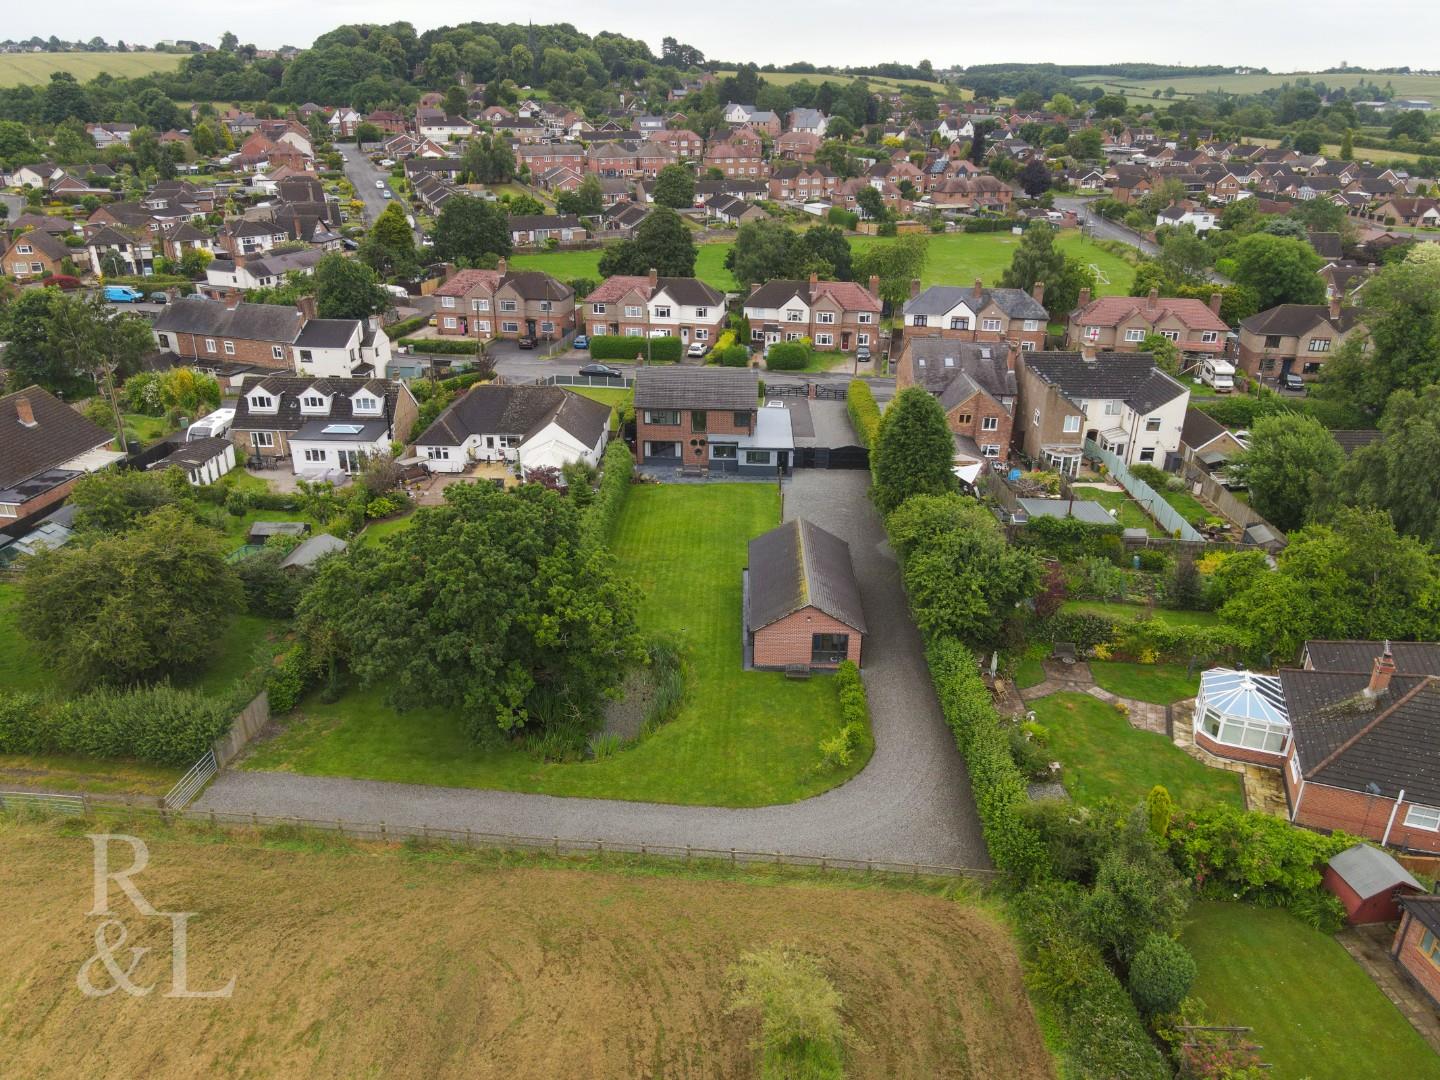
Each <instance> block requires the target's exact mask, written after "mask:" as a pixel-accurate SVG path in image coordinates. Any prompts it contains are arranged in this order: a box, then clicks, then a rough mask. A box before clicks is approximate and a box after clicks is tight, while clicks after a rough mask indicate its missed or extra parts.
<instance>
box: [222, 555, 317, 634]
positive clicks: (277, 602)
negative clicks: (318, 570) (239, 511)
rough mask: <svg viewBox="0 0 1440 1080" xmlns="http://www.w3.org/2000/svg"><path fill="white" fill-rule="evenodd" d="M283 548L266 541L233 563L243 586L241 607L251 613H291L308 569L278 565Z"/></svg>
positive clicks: (280, 616) (285, 615) (279, 615)
mask: <svg viewBox="0 0 1440 1080" xmlns="http://www.w3.org/2000/svg"><path fill="white" fill-rule="evenodd" d="M285 555H286V552H285V550H284V549H283V548H282V547H270V546H269V545H266V548H265V550H264V551H260V552H256V553H255V554H254V555H251V556H250V557H249V558H248V559H241V560H240V561H239V562H238V563H236V564H235V573H236V575H237V576H238V577H239V578H240V585H241V587H242V588H243V589H244V590H245V610H246V611H248V612H250V613H251V614H252V615H266V616H269V617H271V618H275V619H288V618H291V617H292V616H294V614H295V605H296V604H297V603H299V601H300V593H301V590H302V589H303V587H304V583H305V580H306V578H307V577H308V572H307V571H305V570H303V569H301V568H298V567H297V568H296V569H294V570H282V569H280V563H281V561H282V560H283V559H284V558H285Z"/></svg>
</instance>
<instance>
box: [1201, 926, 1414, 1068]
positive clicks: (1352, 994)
mask: <svg viewBox="0 0 1440 1080" xmlns="http://www.w3.org/2000/svg"><path fill="white" fill-rule="evenodd" d="M1181 940H1182V941H1183V942H1184V943H1185V946H1186V947H1187V948H1188V949H1189V950H1190V952H1191V953H1192V954H1193V955H1194V957H1195V961H1196V963H1197V964H1198V965H1199V968H1200V972H1199V977H1198V978H1197V979H1196V982H1195V987H1194V989H1193V990H1192V991H1191V993H1192V994H1193V995H1194V996H1195V997H1198V998H1200V999H1201V1000H1202V1001H1204V1002H1205V1004H1206V1006H1207V1007H1208V1013H1209V1017H1210V1018H1211V1020H1212V1021H1213V1022H1215V1023H1219V1024H1236V1025H1242V1026H1245V1027H1251V1028H1254V1034H1253V1036H1252V1038H1253V1039H1254V1041H1255V1042H1256V1043H1258V1044H1260V1046H1261V1047H1262V1048H1263V1049H1262V1050H1261V1054H1260V1056H1261V1058H1262V1060H1264V1061H1266V1062H1268V1063H1270V1064H1272V1065H1273V1066H1274V1068H1272V1069H1270V1070H1268V1071H1267V1072H1266V1073H1265V1075H1266V1076H1267V1077H1274V1080H1355V1078H1357V1077H1362V1076H1364V1077H1377V1078H1378V1077H1406V1078H1407V1080H1437V1078H1440V1057H1437V1056H1436V1054H1435V1052H1434V1051H1433V1050H1431V1049H1430V1047H1429V1046H1428V1045H1427V1044H1426V1042H1425V1041H1424V1040H1423V1039H1422V1038H1421V1037H1420V1036H1419V1034H1417V1033H1416V1031H1415V1029H1414V1028H1413V1027H1411V1026H1410V1023H1409V1021H1407V1020H1406V1019H1405V1017H1404V1016H1403V1015H1402V1014H1401V1013H1400V1011H1399V1010H1398V1009H1396V1008H1395V1006H1394V1005H1392V1004H1391V1003H1390V1001H1389V1000H1388V999H1387V998H1386V997H1385V995H1384V993H1382V992H1381V990H1380V989H1379V988H1378V987H1377V986H1376V985H1375V983H1374V982H1373V981H1371V979H1370V977H1369V976H1368V975H1366V974H1365V970H1364V969H1363V968H1362V967H1361V966H1360V965H1359V964H1357V963H1356V962H1355V960H1354V959H1353V958H1352V957H1351V956H1350V954H1349V953H1347V952H1346V951H1345V949H1344V948H1343V947H1342V946H1341V945H1340V944H1339V943H1338V942H1337V941H1335V939H1334V938H1331V937H1328V936H1327V935H1325V934H1322V933H1320V932H1319V931H1318V930H1312V929H1311V928H1310V927H1308V926H1306V925H1305V924H1304V923H1302V922H1300V921H1299V920H1298V919H1296V918H1295V917H1294V916H1293V915H1291V914H1289V913H1288V912H1286V911H1282V910H1277V909H1270V908H1257V907H1250V906H1248V905H1242V904H1220V903H1210V902H1207V903H1198V904H1196V905H1195V906H1194V907H1193V908H1191V909H1190V922H1189V925H1188V926H1187V927H1186V929H1185V932H1184V935H1183V936H1182V938H1181Z"/></svg>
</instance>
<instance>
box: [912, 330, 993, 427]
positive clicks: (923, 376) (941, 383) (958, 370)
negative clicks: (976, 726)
mask: <svg viewBox="0 0 1440 1080" xmlns="http://www.w3.org/2000/svg"><path fill="white" fill-rule="evenodd" d="M905 351H906V353H907V354H908V355H909V357H910V371H911V374H912V375H913V376H914V378H915V382H916V383H917V384H918V385H920V386H923V387H924V388H925V389H926V390H928V391H930V392H931V393H932V394H938V395H939V397H940V404H941V405H942V406H944V407H945V409H946V411H949V410H950V409H952V408H953V407H954V406H956V405H959V404H960V403H961V402H962V401H965V400H967V399H968V398H969V397H970V396H971V395H972V394H973V393H974V391H975V390H976V389H979V390H983V391H984V392H985V393H987V394H989V395H990V396H991V397H993V398H995V399H996V400H997V401H999V400H1002V399H1005V398H1009V399H1012V400H1013V399H1014V397H1015V392H1016V388H1015V373H1014V372H1013V371H1011V370H1010V369H1009V367H1008V366H1007V364H1006V360H1005V355H1006V352H1007V349H1006V346H1005V344H1004V343H1003V342H984V341H952V340H949V339H948V338H943V337H916V338H911V339H910V341H909V343H908V344H907V345H906V348H905ZM922 361H923V362H922ZM967 389H968V390H969V392H966V391H967Z"/></svg>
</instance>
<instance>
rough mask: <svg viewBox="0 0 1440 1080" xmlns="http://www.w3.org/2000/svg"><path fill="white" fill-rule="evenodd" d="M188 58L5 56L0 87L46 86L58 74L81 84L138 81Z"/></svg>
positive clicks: (148, 54) (154, 55) (0, 68)
mask: <svg viewBox="0 0 1440 1080" xmlns="http://www.w3.org/2000/svg"><path fill="white" fill-rule="evenodd" d="M184 59H185V57H184V55H183V54H181V53H154V52H139V53H136V52H131V53H117V52H103V53H5V54H3V55H0V86H23V85H25V84H26V83H47V82H49V81H50V76H51V75H52V74H54V73H55V72H57V71H68V72H69V73H70V74H71V75H74V76H75V78H76V79H77V80H79V81H80V82H82V83H83V82H89V81H90V80H91V79H93V78H95V76H97V75H102V74H104V75H113V76H115V77H116V78H126V79H138V78H139V77H140V76H142V75H153V74H155V73H156V72H157V71H174V70H175V69H176V68H178V67H179V66H180V61H182V60H184Z"/></svg>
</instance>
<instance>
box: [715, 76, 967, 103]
mask: <svg viewBox="0 0 1440 1080" xmlns="http://www.w3.org/2000/svg"><path fill="white" fill-rule="evenodd" d="M715 74H716V75H717V76H718V77H719V78H722V79H724V78H727V77H729V76H731V75H734V74H735V72H733V71H717V72H716V73H715ZM760 77H761V78H762V79H764V80H765V81H766V82H768V83H772V84H773V85H775V86H793V85H795V83H800V82H809V83H814V84H815V85H816V86H819V85H820V84H821V83H823V82H838V83H842V84H843V83H851V82H854V81H855V80H856V79H864V80H865V81H866V82H867V83H869V84H870V86H871V87H872V88H873V89H875V90H904V89H906V88H907V87H914V86H928V87H929V88H930V89H931V90H933V91H935V93H937V94H939V95H941V96H942V97H946V98H961V99H963V100H965V101H969V100H970V99H971V98H972V97H974V96H975V94H974V92H973V91H970V90H962V89H961V88H960V87H958V86H946V85H945V84H944V83H938V82H926V81H925V80H924V79H887V78H883V77H882V76H879V75H822V74H817V73H813V72H801V71H762V72H760Z"/></svg>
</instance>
